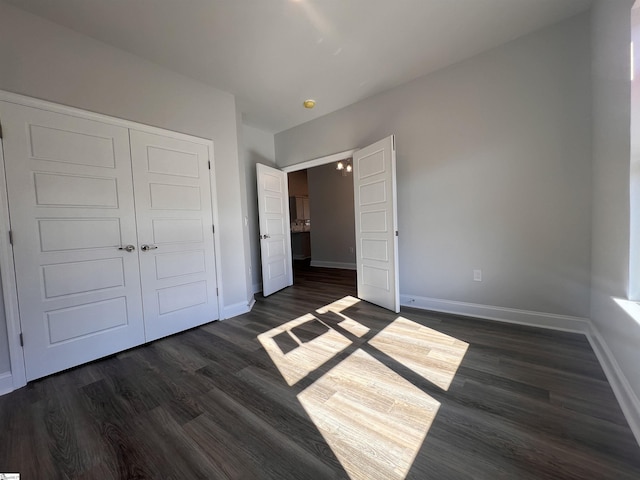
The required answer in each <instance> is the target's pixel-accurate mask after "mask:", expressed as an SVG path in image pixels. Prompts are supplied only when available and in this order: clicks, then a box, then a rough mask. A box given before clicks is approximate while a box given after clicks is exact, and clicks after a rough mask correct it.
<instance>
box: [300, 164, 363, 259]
mask: <svg viewBox="0 0 640 480" xmlns="http://www.w3.org/2000/svg"><path fill="white" fill-rule="evenodd" d="M307 178H308V182H309V209H310V210H311V264H312V265H319V266H322V265H323V264H327V263H329V264H332V263H338V264H347V265H345V267H346V266H353V267H355V263H356V255H355V253H353V252H350V250H349V249H350V248H354V247H355V244H356V232H355V220H354V212H353V175H351V174H347V175H346V176H342V174H341V173H340V172H339V171H337V170H336V164H335V163H329V164H327V165H322V166H320V167H314V168H310V169H309V170H307Z"/></svg>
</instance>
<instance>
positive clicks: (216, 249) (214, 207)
mask: <svg viewBox="0 0 640 480" xmlns="http://www.w3.org/2000/svg"><path fill="white" fill-rule="evenodd" d="M207 149H208V150H209V161H210V162H211V168H210V169H209V183H210V185H211V217H212V222H213V258H214V259H215V262H216V265H215V268H216V288H217V289H218V318H222V305H224V288H223V285H222V259H221V257H222V255H221V253H222V247H221V246H220V220H219V218H220V217H219V215H218V190H217V184H216V181H217V178H216V162H215V157H214V155H215V152H214V145H213V142H210V143H208V144H207Z"/></svg>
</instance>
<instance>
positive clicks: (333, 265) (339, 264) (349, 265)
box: [311, 260, 357, 270]
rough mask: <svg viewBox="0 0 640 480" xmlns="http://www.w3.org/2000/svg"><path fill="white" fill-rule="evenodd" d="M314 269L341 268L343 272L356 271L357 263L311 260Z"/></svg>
mask: <svg viewBox="0 0 640 480" xmlns="http://www.w3.org/2000/svg"><path fill="white" fill-rule="evenodd" d="M311 266H312V267H322V268H340V269H342V270H356V268H357V267H356V264H355V263H344V262H325V261H323V260H311Z"/></svg>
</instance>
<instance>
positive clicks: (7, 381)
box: [0, 372, 14, 395]
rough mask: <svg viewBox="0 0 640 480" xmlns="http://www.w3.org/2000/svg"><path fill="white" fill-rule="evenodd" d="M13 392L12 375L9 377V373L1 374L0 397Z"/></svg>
mask: <svg viewBox="0 0 640 480" xmlns="http://www.w3.org/2000/svg"><path fill="white" fill-rule="evenodd" d="M13 390H14V385H13V375H11V372H6V373H1V374H0V395H4V394H5V393H10V392H13Z"/></svg>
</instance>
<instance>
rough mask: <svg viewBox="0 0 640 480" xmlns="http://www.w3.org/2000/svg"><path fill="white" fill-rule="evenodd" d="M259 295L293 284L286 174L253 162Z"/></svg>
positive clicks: (268, 293) (269, 293) (265, 294)
mask: <svg viewBox="0 0 640 480" xmlns="http://www.w3.org/2000/svg"><path fill="white" fill-rule="evenodd" d="M256 169H257V170H256V172H257V176H258V216H259V219H260V252H261V254H262V294H263V295H264V296H265V297H266V296H267V295H271V294H272V293H274V292H277V291H278V290H281V289H283V288H285V287H288V286H289V285H292V284H293V271H292V266H291V235H290V234H289V229H290V224H289V187H288V186H287V174H286V173H284V172H282V171H280V170H277V169H275V168H271V167H267V166H266V165H261V164H257V165H256Z"/></svg>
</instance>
